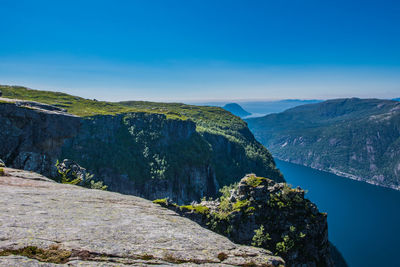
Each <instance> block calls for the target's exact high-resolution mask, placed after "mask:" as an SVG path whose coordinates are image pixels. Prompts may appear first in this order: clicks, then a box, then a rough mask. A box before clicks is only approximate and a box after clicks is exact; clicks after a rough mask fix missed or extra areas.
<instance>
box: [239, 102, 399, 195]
mask: <svg viewBox="0 0 400 267" xmlns="http://www.w3.org/2000/svg"><path fill="white" fill-rule="evenodd" d="M399 118H400V103H399V102H396V101H392V100H380V99H359V98H347V99H334V100H328V101H325V102H322V103H317V104H308V105H303V106H298V107H295V108H292V109H289V110H286V111H284V112H282V113H277V114H270V115H267V116H265V117H262V118H255V119H247V120H246V121H247V122H248V125H249V128H250V129H251V130H252V132H253V133H254V135H255V136H256V138H257V139H258V140H259V141H260V142H261V143H263V144H264V145H265V146H266V147H267V148H268V149H269V150H270V151H271V152H272V153H273V155H274V156H275V157H277V158H278V159H281V160H285V161H289V162H293V163H297V164H302V165H305V166H309V167H312V168H315V169H319V170H324V171H328V172H332V173H335V174H337V175H340V176H345V177H348V178H352V179H356V180H361V181H366V182H369V183H372V184H377V185H381V186H386V187H390V188H394V189H399V188H400V178H399V175H400V172H399V170H398V169H399V168H400V167H399V166H400V155H399V153H397V151H398V148H399V147H398V146H399V142H400V141H399V140H400V139H399V138H400V137H399V129H400V126H399V125H400V123H399Z"/></svg>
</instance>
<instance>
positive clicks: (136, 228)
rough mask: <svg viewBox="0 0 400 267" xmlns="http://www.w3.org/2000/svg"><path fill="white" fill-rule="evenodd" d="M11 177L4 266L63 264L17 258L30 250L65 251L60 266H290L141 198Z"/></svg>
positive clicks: (1, 252)
mask: <svg viewBox="0 0 400 267" xmlns="http://www.w3.org/2000/svg"><path fill="white" fill-rule="evenodd" d="M5 172H6V175H7V176H1V177H0V225H1V229H0V265H2V266H32V265H33V266H42V265H43V266H53V265H54V264H55V262H57V259H52V260H50V263H48V265H47V264H45V263H43V262H41V261H46V260H49V259H48V258H44V259H43V258H40V257H39V256H38V255H30V256H29V255H28V257H31V258H34V259H28V258H27V257H26V256H22V255H18V254H21V251H23V250H24V249H25V250H26V249H27V248H29V249H30V251H31V250H33V248H35V251H44V252H46V251H53V252H54V251H59V254H63V255H64V258H62V260H60V262H62V263H67V264H71V265H73V266H76V265H79V266H114V265H118V266H124V265H140V266H147V265H150V264H159V265H176V264H178V263H180V264H182V265H183V266H185V265H186V266H192V265H194V264H199V265H204V266H278V265H280V264H284V262H283V260H282V259H281V258H279V257H276V256H273V255H272V253H270V252H269V251H267V250H264V249H260V248H254V247H247V246H241V245H236V244H234V243H232V242H231V241H229V240H228V239H227V238H225V237H223V236H220V235H218V234H216V233H214V232H211V231H209V230H206V229H204V228H202V227H200V226H199V225H198V224H196V223H195V222H193V221H191V220H189V219H187V218H183V217H180V216H177V214H176V213H175V212H173V211H170V210H168V209H165V208H162V207H159V206H158V205H155V204H152V203H151V202H150V201H147V200H144V199H141V198H138V197H134V196H126V195H121V194H118V193H112V192H106V191H99V190H89V189H84V188H81V187H78V186H73V185H63V184H58V183H55V182H53V181H52V180H49V179H47V178H45V177H43V176H41V175H38V174H35V173H32V172H26V171H21V170H15V169H9V168H5ZM15 254H17V255H15ZM37 254H39V253H37ZM25 255H26V254H25ZM38 258H39V259H38ZM58 260H59V259H58ZM51 261H53V262H51ZM54 261H55V262H54Z"/></svg>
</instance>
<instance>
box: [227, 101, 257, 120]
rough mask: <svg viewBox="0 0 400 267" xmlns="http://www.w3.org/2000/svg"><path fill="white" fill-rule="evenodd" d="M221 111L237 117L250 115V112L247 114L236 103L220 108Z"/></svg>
mask: <svg viewBox="0 0 400 267" xmlns="http://www.w3.org/2000/svg"><path fill="white" fill-rule="evenodd" d="M222 108H223V109H225V110H227V111H229V112H231V113H232V114H233V115H236V116H239V117H246V116H249V115H251V113H250V112H247V111H246V110H244V109H243V108H242V107H241V106H240V105H239V104H237V103H228V104H226V105H225V106H223V107H222Z"/></svg>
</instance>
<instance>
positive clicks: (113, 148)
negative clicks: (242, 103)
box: [0, 86, 283, 203]
mask: <svg viewBox="0 0 400 267" xmlns="http://www.w3.org/2000/svg"><path fill="white" fill-rule="evenodd" d="M0 90H1V91H2V93H3V97H4V98H2V99H0V111H1V112H0V120H1V121H2V124H1V125H0V128H1V131H0V137H1V138H2V140H4V141H3V142H2V143H1V144H0V158H2V159H3V160H4V161H5V162H6V164H7V165H8V166H12V167H17V168H22V169H27V170H33V171H37V172H40V173H42V174H45V175H49V176H54V175H57V172H56V169H55V167H54V165H55V163H56V161H57V160H59V161H62V160H63V159H66V158H68V159H72V160H74V161H76V162H77V163H79V164H80V165H81V166H82V167H84V168H86V169H88V171H89V172H91V173H93V174H95V176H96V177H97V179H99V180H102V181H104V182H105V183H106V184H107V185H108V186H109V188H110V190H113V191H118V192H122V193H126V194H133V195H138V196H142V197H146V198H149V199H155V198H161V197H170V198H172V199H174V200H175V201H177V202H179V203H184V202H191V201H192V200H195V199H200V198H201V197H204V196H214V195H216V194H217V192H218V189H219V188H220V187H222V186H223V185H226V184H231V183H233V182H235V181H237V180H238V179H240V178H241V177H242V176H243V175H244V174H246V173H250V172H255V173H258V174H259V175H263V176H266V177H270V178H271V179H274V180H276V181H283V177H282V175H281V174H280V172H279V171H278V170H277V169H276V167H275V163H274V161H273V159H272V156H271V155H270V153H269V152H268V151H267V150H266V149H265V148H264V147H263V146H262V145H261V144H260V143H258V142H257V141H256V140H255V138H254V136H253V135H252V134H251V132H250V131H249V129H248V128H247V125H246V123H245V122H244V121H243V120H241V119H240V118H238V117H236V116H234V115H232V114H231V113H229V112H227V111H225V110H223V109H222V108H217V107H198V106H190V105H184V104H179V103H154V102H142V101H129V102H123V103H122V102H121V103H110V102H102V101H96V100H89V99H83V98H80V97H76V96H71V95H67V94H64V93H55V92H48V91H39V90H31V89H28V88H24V87H18V86H0ZM32 101H37V102H32ZM38 102H40V103H44V104H39V103H38ZM71 114H72V115H71ZM10 126H11V127H10Z"/></svg>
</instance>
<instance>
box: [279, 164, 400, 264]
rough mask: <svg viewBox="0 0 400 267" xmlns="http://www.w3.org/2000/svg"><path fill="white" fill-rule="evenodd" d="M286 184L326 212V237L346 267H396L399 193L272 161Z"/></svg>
mask: <svg viewBox="0 0 400 267" xmlns="http://www.w3.org/2000/svg"><path fill="white" fill-rule="evenodd" d="M276 163H277V166H278V168H279V169H280V170H281V172H282V173H283V175H284V176H285V179H286V181H287V182H288V183H289V184H291V185H292V186H300V187H301V188H303V189H305V190H308V193H307V194H306V197H307V198H308V199H310V200H311V201H313V202H314V203H316V204H317V205H318V208H319V210H320V211H321V212H327V213H328V229H329V239H330V241H331V242H332V243H333V244H334V245H335V246H336V247H337V248H338V249H339V251H340V252H341V253H342V255H343V257H344V258H345V260H346V262H347V264H348V265H349V266H350V267H358V266H359V267H366V266H388V267H389V266H393V267H394V266H400V191H396V190H393V189H387V188H383V187H378V186H374V185H370V184H367V183H364V182H359V181H354V180H351V179H348V178H343V177H339V176H336V175H334V174H330V173H327V172H322V171H318V170H314V169H311V168H308V167H304V166H300V165H296V164H292V163H288V162H284V161H280V160H276Z"/></svg>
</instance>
